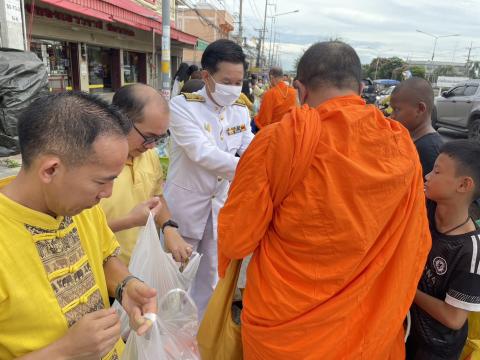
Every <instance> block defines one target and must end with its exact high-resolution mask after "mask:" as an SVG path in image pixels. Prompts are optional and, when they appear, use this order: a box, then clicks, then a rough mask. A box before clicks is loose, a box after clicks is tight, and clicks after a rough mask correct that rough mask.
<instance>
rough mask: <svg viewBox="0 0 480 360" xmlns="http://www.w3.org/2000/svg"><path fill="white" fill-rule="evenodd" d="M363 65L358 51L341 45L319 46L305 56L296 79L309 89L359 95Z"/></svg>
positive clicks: (335, 42) (332, 42)
mask: <svg viewBox="0 0 480 360" xmlns="http://www.w3.org/2000/svg"><path fill="white" fill-rule="evenodd" d="M361 78H362V65H361V63H360V59H359V57H358V55H357V53H356V52H355V50H354V49H353V48H352V47H351V46H350V45H347V44H345V43H343V42H341V41H326V42H319V43H316V44H314V45H312V46H310V48H308V50H307V51H306V52H305V54H303V56H302V57H301V59H300V61H299V63H298V69H297V79H298V81H300V82H301V83H302V84H303V85H304V86H305V87H306V88H307V89H310V90H313V91H316V90H318V89H319V88H331V87H334V88H337V89H351V90H353V91H355V92H356V93H358V92H359V91H360V83H361Z"/></svg>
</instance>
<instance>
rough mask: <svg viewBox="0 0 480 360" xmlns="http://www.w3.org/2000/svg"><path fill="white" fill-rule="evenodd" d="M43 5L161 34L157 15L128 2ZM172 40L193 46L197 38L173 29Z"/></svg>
mask: <svg viewBox="0 0 480 360" xmlns="http://www.w3.org/2000/svg"><path fill="white" fill-rule="evenodd" d="M41 1H42V2H43V3H46V4H50V5H54V6H58V7H61V8H63V9H65V10H69V11H73V12H76V13H79V14H82V15H87V16H90V17H93V18H96V19H101V20H103V21H107V22H118V23H122V24H126V25H129V26H131V27H134V28H137V29H141V30H145V31H152V30H153V31H155V32H156V33H158V34H162V21H161V17H160V15H159V14H158V13H156V12H155V11H153V10H150V9H147V8H144V7H143V6H141V5H139V4H136V3H134V2H133V1H130V0H41ZM170 36H171V38H172V39H174V40H177V41H179V42H182V43H185V44H188V45H195V44H196V42H197V37H196V36H194V35H191V34H187V33H185V32H183V31H180V30H177V29H175V28H174V27H173V26H172V27H171V30H170Z"/></svg>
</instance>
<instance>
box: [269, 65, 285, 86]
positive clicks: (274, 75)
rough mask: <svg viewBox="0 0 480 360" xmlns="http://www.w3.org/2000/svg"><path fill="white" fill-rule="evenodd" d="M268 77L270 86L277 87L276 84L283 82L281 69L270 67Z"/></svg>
mask: <svg viewBox="0 0 480 360" xmlns="http://www.w3.org/2000/svg"><path fill="white" fill-rule="evenodd" d="M268 77H269V79H270V85H271V86H272V87H273V86H277V85H278V83H280V82H281V81H283V70H282V68H281V67H276V66H275V67H272V68H271V69H270V71H269V73H268Z"/></svg>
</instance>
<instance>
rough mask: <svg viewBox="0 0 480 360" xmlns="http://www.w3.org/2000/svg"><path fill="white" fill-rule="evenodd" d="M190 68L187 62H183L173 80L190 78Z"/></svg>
mask: <svg viewBox="0 0 480 360" xmlns="http://www.w3.org/2000/svg"><path fill="white" fill-rule="evenodd" d="M188 69H190V67H189V66H188V64H187V63H181V64H180V66H179V67H178V70H177V72H176V73H175V76H174V77H173V80H178V81H185V80H188V77H189V76H190V75H189V74H188Z"/></svg>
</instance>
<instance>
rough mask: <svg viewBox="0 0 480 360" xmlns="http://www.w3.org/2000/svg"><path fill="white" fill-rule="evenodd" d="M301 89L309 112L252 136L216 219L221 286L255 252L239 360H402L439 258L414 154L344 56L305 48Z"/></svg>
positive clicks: (352, 58)
mask: <svg viewBox="0 0 480 360" xmlns="http://www.w3.org/2000/svg"><path fill="white" fill-rule="evenodd" d="M296 85H297V88H298V90H299V95H300V99H301V101H302V103H305V104H306V105H303V106H302V107H301V108H296V109H293V110H291V111H290V113H289V114H288V115H286V116H285V118H284V119H283V120H282V121H281V122H280V123H277V124H273V125H271V126H268V127H267V128H265V129H264V130H262V131H261V132H260V133H259V134H258V135H257V136H256V138H255V139H254V141H253V142H252V143H251V145H250V147H249V148H248V150H247V151H246V153H245V154H244V156H243V157H242V159H241V160H240V163H239V166H238V168H237V172H236V175H235V178H234V180H233V183H232V186H231V190H230V194H229V197H228V200H227V202H226V204H225V207H224V208H223V210H222V211H221V212H220V216H219V223H218V233H219V234H218V235H219V243H218V251H219V273H220V276H221V277H223V276H224V274H225V271H226V269H227V267H228V264H229V262H230V259H241V258H243V257H245V256H246V255H248V254H250V253H252V252H253V257H252V260H251V262H250V265H249V267H248V270H247V283H246V289H245V292H244V305H243V312H242V338H243V348H244V358H245V359H246V360H253V359H255V360H256V359H262V360H263V359H272V360H282V359H285V360H287V359H295V360H304V359H308V360H325V359H355V360H357V359H365V360H377V359H378V360H385V359H398V360H400V359H404V358H405V347H404V335H405V334H404V327H403V322H404V320H405V317H406V315H407V312H408V309H409V307H410V305H411V303H412V300H413V298H414V295H415V291H416V288H417V283H418V280H419V278H420V276H421V274H422V270H423V268H424V265H425V260H426V257H427V254H428V252H429V249H430V245H431V239H430V235H429V229H428V221H427V216H426V211H425V199H424V192H423V179H422V169H421V165H420V162H419V158H418V155H417V152H416V150H415V146H414V144H413V143H412V141H411V139H410V136H409V134H408V131H407V130H406V129H405V128H403V127H402V126H401V125H400V124H398V123H397V122H396V121H393V120H390V119H387V118H385V117H384V116H383V115H382V113H381V112H380V111H379V110H377V109H376V108H375V107H373V106H367V105H365V102H364V101H363V100H362V99H361V98H360V96H359V94H360V90H361V64H360V60H359V58H358V56H357V54H356V53H355V51H354V50H353V49H352V48H351V47H350V46H348V45H346V44H344V43H342V42H338V41H334V42H323V43H317V44H315V45H313V46H312V47H310V48H309V49H308V51H307V52H306V53H305V54H304V55H303V57H302V58H301V60H300V63H299V65H298V82H297V83H296ZM252 184H254V185H255V186H252Z"/></svg>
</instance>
